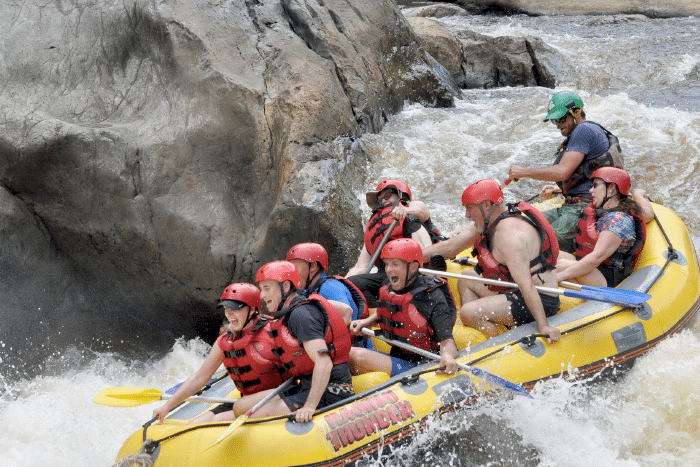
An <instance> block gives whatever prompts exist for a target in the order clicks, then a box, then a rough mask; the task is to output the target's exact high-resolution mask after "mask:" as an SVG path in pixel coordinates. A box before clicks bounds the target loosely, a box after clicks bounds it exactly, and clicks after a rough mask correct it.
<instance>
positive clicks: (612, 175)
mask: <svg viewBox="0 0 700 467" xmlns="http://www.w3.org/2000/svg"><path fill="white" fill-rule="evenodd" d="M591 180H592V182H593V186H592V187H591V189H590V193H591V195H592V197H593V201H592V202H591V204H589V205H588V207H586V208H585V209H584V211H583V212H582V213H581V217H580V218H579V224H578V231H577V233H576V256H577V257H578V258H579V259H578V260H576V258H574V257H573V256H572V255H562V257H561V261H560V262H559V264H558V265H557V279H559V280H560V281H561V280H569V279H574V280H576V281H578V282H580V283H582V284H586V285H591V286H601V287H605V286H607V287H615V286H617V285H618V284H619V283H620V282H622V281H623V280H624V279H625V278H626V277H627V276H629V275H630V274H631V272H632V268H633V267H634V265H635V263H636V262H637V258H638V257H639V254H640V253H641V251H642V248H643V247H644V241H645V239H646V226H645V224H646V222H649V221H650V220H652V219H653V218H654V209H653V208H652V206H651V203H649V201H647V200H646V198H645V192H644V191H643V190H634V191H633V192H632V195H631V196H630V186H631V185H632V181H631V180H630V176H629V175H628V174H627V172H625V171H624V170H622V169H618V168H615V167H601V168H599V169H596V170H595V171H594V172H593V174H591Z"/></svg>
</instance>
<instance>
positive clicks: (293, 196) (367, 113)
mask: <svg viewBox="0 0 700 467" xmlns="http://www.w3.org/2000/svg"><path fill="white" fill-rule="evenodd" d="M44 3H45V4H43V5H38V4H24V5H20V4H17V5H7V4H5V5H3V7H2V10H3V15H2V18H0V22H1V25H2V33H0V34H1V36H0V37H1V38H2V41H0V44H2V45H1V46H0V47H1V49H0V53H1V55H2V61H1V65H0V75H1V76H2V80H3V87H2V90H0V103H1V106H0V115H2V118H1V120H0V180H1V181H2V184H0V199H1V200H2V205H1V207H0V219H1V220H2V222H1V223H0V225H2V227H1V228H2V234H3V235H2V241H1V242H0V248H1V249H0V252H1V253H2V258H0V267H1V270H2V273H3V274H2V275H3V281H2V285H0V314H1V315H2V317H3V326H2V329H1V331H0V342H2V344H3V345H4V347H2V348H0V352H3V351H4V352H6V354H4V355H3V356H0V358H3V359H4V361H5V363H7V362H8V361H9V360H8V358H10V356H12V357H15V358H18V360H17V361H18V362H19V361H21V362H24V363H26V362H27V361H31V360H30V359H29V357H30V356H31V354H32V353H34V354H37V355H39V356H41V357H45V352H46V349H47V348H52V346H53V345H67V344H70V343H72V342H91V340H90V339H91V338H92V337H93V336H94V342H95V343H96V344H98V343H101V342H107V344H105V345H111V344H110V343H112V344H113V343H114V342H115V340H118V339H122V338H128V339H130V340H131V341H133V340H137V341H142V342H144V346H145V347H148V346H151V345H153V344H154V343H156V344H157V341H162V342H172V336H173V335H175V336H178V335H183V334H184V335H187V336H193V335H195V334H205V335H206V331H210V333H211V332H215V331H216V330H218V324H219V323H220V321H221V316H218V314H217V313H216V312H215V311H214V309H213V305H214V304H215V303H216V301H217V299H218V297H219V295H220V293H221V290H223V288H224V286H225V285H227V284H228V283H230V282H232V281H252V280H253V278H254V274H255V272H256V271H257V269H258V267H259V266H260V265H262V264H263V263H265V262H267V261H270V260H273V259H279V258H282V257H283V256H284V255H285V254H286V251H287V250H288V248H289V247H290V246H292V245H293V244H294V243H297V242H301V241H319V242H321V243H323V244H324V245H325V246H326V247H327V248H328V250H329V253H330V256H331V258H332V265H331V267H332V269H333V270H334V271H336V272H341V273H342V272H344V270H345V268H346V267H347V266H348V264H350V262H351V261H353V260H354V258H355V256H356V254H357V251H356V249H357V247H358V246H359V245H360V243H361V230H360V211H359V207H358V200H357V199H356V197H355V192H356V191H357V190H358V189H360V188H362V187H361V186H357V184H358V183H362V181H363V173H364V166H365V162H366V161H365V155H364V153H363V151H362V147H361V144H359V143H358V141H357V139H356V138H357V137H358V136H360V135H361V134H363V133H364V132H376V131H379V130H381V128H382V126H383V124H384V122H385V121H386V119H387V117H388V115H390V114H392V113H395V112H396V111H398V110H400V109H401V107H402V106H403V104H404V102H406V101H408V102H422V103H424V104H425V105H431V106H434V105H451V104H452V100H453V98H454V95H455V89H454V87H453V84H452V82H451V81H450V80H449V76H448V75H447V74H446V73H445V71H444V69H443V68H442V67H441V66H440V65H439V64H437V62H436V61H435V60H434V59H433V58H432V57H430V56H429V55H428V54H427V53H426V52H425V51H424V49H423V48H422V47H421V46H420V45H419V43H418V42H417V41H416V38H415V36H414V33H413V31H412V29H411V28H410V26H409V25H408V23H407V22H406V21H405V19H404V18H403V16H402V14H401V12H400V11H399V10H398V8H397V7H396V5H395V3H394V2H392V1H389V0H386V1H375V2H365V1H362V0H351V1H347V0H343V1H340V0H337V1H335V0H325V1H321V0H301V1H297V0H282V1H280V0H269V1H260V2H251V1H244V0H229V1H223V2H216V3H211V2H203V1H199V0H187V1H172V2H156V3H153V2H148V1H145V0H144V1H140V0H136V1H130V2H122V1H116V0H101V1H99V2H72V3H70V4H65V2H58V1H56V2H44ZM212 330H213V331H212ZM44 344H48V347H44V348H43V350H42V345H44ZM168 345H169V344H168ZM18 352H19V353H18Z"/></svg>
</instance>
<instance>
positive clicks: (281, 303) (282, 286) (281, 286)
mask: <svg viewBox="0 0 700 467" xmlns="http://www.w3.org/2000/svg"><path fill="white" fill-rule="evenodd" d="M278 284H279V285H280V292H281V293H282V300H280V303H279V305H277V309H276V310H275V311H274V312H275V313H277V312H278V311H280V310H281V309H282V307H283V306H284V302H286V301H287V298H289V296H290V295H291V294H292V291H293V290H294V289H293V288H291V287H290V288H289V292H287V293H284V285H283V283H282V282H278Z"/></svg>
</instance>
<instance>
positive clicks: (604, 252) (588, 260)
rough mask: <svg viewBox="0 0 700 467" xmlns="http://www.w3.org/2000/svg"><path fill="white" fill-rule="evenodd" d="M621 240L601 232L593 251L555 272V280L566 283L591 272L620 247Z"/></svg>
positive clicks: (608, 233)
mask: <svg viewBox="0 0 700 467" xmlns="http://www.w3.org/2000/svg"><path fill="white" fill-rule="evenodd" d="M621 243H622V239H621V238H620V237H619V236H618V235H617V234H616V233H614V232H611V231H609V230H603V231H602V232H601V233H600V235H599V236H598V240H597V241H596V242H595V247H593V251H591V252H590V253H588V254H587V255H586V256H584V257H583V258H581V259H579V260H577V261H576V263H574V264H572V265H571V266H569V267H568V268H566V269H564V270H563V271H561V273H560V272H557V280H559V281H566V280H569V279H571V278H573V277H580V276H584V275H586V274H588V273H589V272H591V271H593V270H594V269H595V268H597V267H598V266H600V264H601V263H602V262H603V261H605V260H606V259H608V258H609V257H610V255H612V254H613V253H615V251H617V249H618V248H619V247H620V244H621Z"/></svg>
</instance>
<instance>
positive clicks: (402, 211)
mask: <svg viewBox="0 0 700 467" xmlns="http://www.w3.org/2000/svg"><path fill="white" fill-rule="evenodd" d="M408 215H409V212H408V206H404V205H403V204H402V203H400V202H399V203H397V204H396V206H394V209H392V210H391V217H392V219H396V220H397V221H400V220H401V219H405V218H407V217H408Z"/></svg>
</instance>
